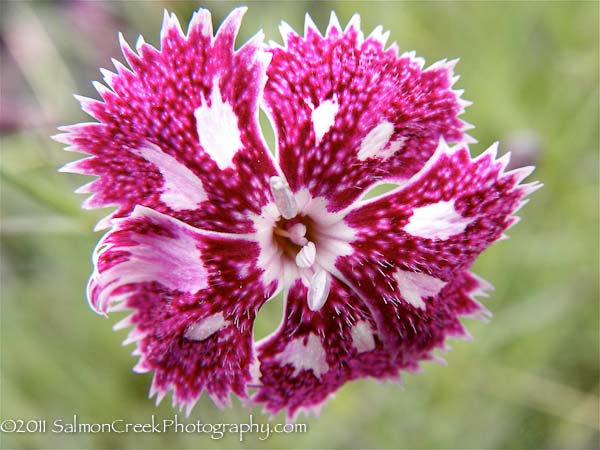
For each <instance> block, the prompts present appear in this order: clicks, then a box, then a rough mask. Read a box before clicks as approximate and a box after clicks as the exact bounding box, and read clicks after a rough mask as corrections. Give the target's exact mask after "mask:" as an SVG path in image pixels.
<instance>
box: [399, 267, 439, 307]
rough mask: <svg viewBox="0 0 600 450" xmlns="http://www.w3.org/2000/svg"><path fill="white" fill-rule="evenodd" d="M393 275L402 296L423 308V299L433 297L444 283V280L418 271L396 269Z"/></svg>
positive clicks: (415, 305)
mask: <svg viewBox="0 0 600 450" xmlns="http://www.w3.org/2000/svg"><path fill="white" fill-rule="evenodd" d="M393 276H394V279H395V280H396V283H397V285H398V289H399V290H400V294H401V295H402V298H403V299H404V300H406V301H407V302H408V303H410V304H411V305H413V306H414V307H416V308H420V309H425V302H424V301H423V300H425V299H426V298H427V297H435V296H436V295H438V294H439V293H440V291H441V290H442V289H443V287H444V286H445V285H446V283H445V282H444V281H442V280H440V279H438V278H435V277H432V276H430V275H426V274H424V273H420V272H409V271H405V270H401V269H398V270H397V271H396V272H395V273H394V275H393Z"/></svg>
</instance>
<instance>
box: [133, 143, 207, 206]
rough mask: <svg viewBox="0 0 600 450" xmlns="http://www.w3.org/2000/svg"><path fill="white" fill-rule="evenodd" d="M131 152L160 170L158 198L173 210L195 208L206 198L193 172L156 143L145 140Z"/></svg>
mask: <svg viewBox="0 0 600 450" xmlns="http://www.w3.org/2000/svg"><path fill="white" fill-rule="evenodd" d="M132 153H133V154H135V155H138V156H141V157H142V158H144V159H145V160H146V161H149V162H151V163H152V164H154V165H155V166H156V167H157V169H158V170H160V173H161V175H162V177H163V180H164V184H163V192H162V193H161V194H160V199H161V201H162V202H163V203H164V204H165V205H167V206H168V207H169V208H171V209H172V210H173V211H183V210H187V209H196V208H197V207H198V204H199V203H201V202H203V201H205V200H206V199H207V198H208V196H207V195H206V191H205V190H204V187H203V186H202V181H200V179H199V178H198V177H197V176H196V175H195V174H194V172H192V171H191V170H190V169H188V168H187V167H186V166H185V165H183V164H182V163H180V162H179V161H177V159H175V158H174V157H173V156H171V155H168V154H167V153H165V152H163V151H162V150H161V149H160V147H158V146H157V145H155V144H152V143H150V142H146V143H145V144H144V146H143V147H140V148H138V149H135V150H132Z"/></svg>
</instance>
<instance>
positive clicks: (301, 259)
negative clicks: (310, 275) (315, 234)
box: [296, 242, 317, 269]
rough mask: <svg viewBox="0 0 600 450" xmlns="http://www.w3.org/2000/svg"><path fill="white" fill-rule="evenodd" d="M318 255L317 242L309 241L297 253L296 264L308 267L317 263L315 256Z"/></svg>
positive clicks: (304, 267)
mask: <svg viewBox="0 0 600 450" xmlns="http://www.w3.org/2000/svg"><path fill="white" fill-rule="evenodd" d="M316 256H317V249H316V248H315V244H314V243H312V242H309V243H308V244H306V245H305V246H304V247H302V249H301V250H300V251H299V252H298V254H297V255H296V265H297V266H298V267H302V268H303V269H306V268H307V267H310V266H312V265H313V264H314V263H315V257H316Z"/></svg>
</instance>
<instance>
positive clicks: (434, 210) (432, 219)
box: [404, 201, 475, 239]
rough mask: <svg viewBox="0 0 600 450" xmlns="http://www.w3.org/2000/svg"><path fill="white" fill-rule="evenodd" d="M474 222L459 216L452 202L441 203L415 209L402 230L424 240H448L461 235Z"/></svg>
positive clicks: (471, 218) (469, 218) (472, 218)
mask: <svg viewBox="0 0 600 450" xmlns="http://www.w3.org/2000/svg"><path fill="white" fill-rule="evenodd" d="M474 220H475V218H474V217H463V216H461V215H460V214H459V213H458V212H457V211H456V209H455V208H454V201H449V202H446V201H441V202H438V203H433V204H431V205H427V206H423V207H421V208H415V209H414V210H413V215H412V216H411V217H410V219H409V221H408V224H407V225H406V226H405V227H404V230H405V231H406V232H407V233H410V234H412V235H413V236H419V237H423V238H426V239H448V238H449V237H450V236H454V235H455V234H459V233H462V232H463V231H464V230H465V228H467V226H468V225H469V224H470V223H471V222H473V221H474Z"/></svg>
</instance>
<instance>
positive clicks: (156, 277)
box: [88, 206, 209, 314]
mask: <svg viewBox="0 0 600 450" xmlns="http://www.w3.org/2000/svg"><path fill="white" fill-rule="evenodd" d="M135 218H143V219H145V220H146V221H147V222H148V223H151V224H155V225H158V226H160V227H163V228H166V229H168V230H169V231H170V232H171V233H172V234H173V237H169V236H160V235H158V234H150V235H146V234H137V233H135V232H130V233H129V240H128V242H127V244H126V245H125V244H124V245H117V244H115V243H112V242H111V241H110V239H111V237H112V236H113V234H114V233H117V232H119V231H120V230H121V227H122V226H124V224H126V223H127V222H128V221H130V220H131V219H135ZM114 226H115V228H114V229H113V231H111V232H109V233H107V234H106V235H105V236H104V237H103V238H102V239H101V240H100V242H98V245H97V246H96V249H95V250H94V254H93V262H94V273H93V274H92V277H91V278H90V281H89V283H88V300H89V301H90V305H91V307H92V308H93V309H94V310H95V311H97V312H98V313H101V314H104V313H106V311H107V310H108V309H109V307H111V306H112V305H111V304H112V303H114V302H116V301H118V299H116V298H114V297H113V296H112V295H111V294H112V293H113V292H114V291H115V289H118V288H119V287H121V286H125V285H127V284H131V283H143V282H151V281H156V282H158V283H160V284H162V285H163V286H165V287H166V288H167V289H171V290H179V291H182V292H189V293H191V294H194V293H196V292H198V291H200V290H202V289H206V288H207V287H208V278H209V273H208V270H207V269H206V267H205V266H204V264H203V263H202V258H201V252H200V250H199V249H198V247H197V245H198V241H197V240H196V239H195V238H194V230H193V229H192V228H191V227H189V226H188V225H186V224H185V223H183V222H180V221H178V220H177V219H174V218H172V217H169V216H166V215H164V214H161V213H158V212H156V211H154V210H152V209H150V208H146V207H143V206H136V208H135V209H134V210H133V212H132V213H131V216H129V217H128V218H124V219H117V220H114ZM119 251H123V252H127V253H128V256H127V258H126V259H125V258H123V259H122V260H120V261H119V262H118V263H116V264H114V265H112V266H111V267H110V268H108V269H106V270H103V271H99V270H98V260H99V258H100V257H101V255H102V254H103V253H105V252H119ZM97 289H99V290H100V292H99V293H98V296H97V297H94V294H95V293H97ZM121 300H122V299H121Z"/></svg>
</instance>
